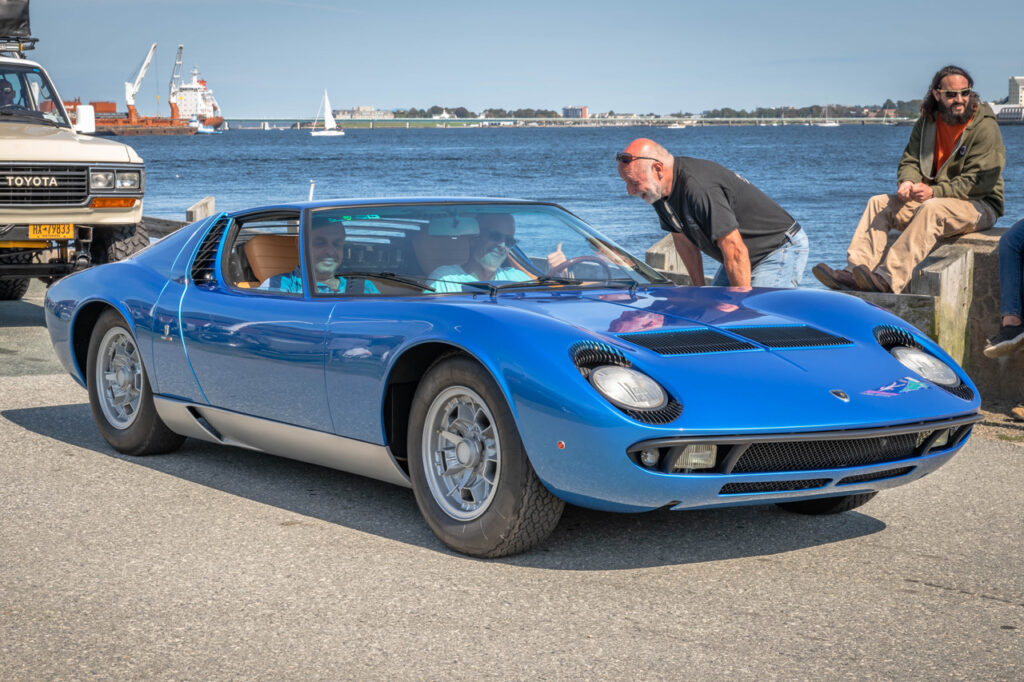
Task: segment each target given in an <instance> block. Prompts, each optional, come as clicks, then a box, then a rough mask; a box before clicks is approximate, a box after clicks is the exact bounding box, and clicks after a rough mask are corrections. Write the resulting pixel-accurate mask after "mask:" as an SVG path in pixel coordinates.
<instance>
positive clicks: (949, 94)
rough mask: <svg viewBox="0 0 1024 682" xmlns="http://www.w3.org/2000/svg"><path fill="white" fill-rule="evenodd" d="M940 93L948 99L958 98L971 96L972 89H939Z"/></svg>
mask: <svg viewBox="0 0 1024 682" xmlns="http://www.w3.org/2000/svg"><path fill="white" fill-rule="evenodd" d="M939 93H940V94H941V95H942V96H943V97H945V98H946V99H956V98H957V97H970V96H971V89H970V88H964V89H963V90H939Z"/></svg>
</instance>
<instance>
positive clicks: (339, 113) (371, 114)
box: [334, 107, 395, 121]
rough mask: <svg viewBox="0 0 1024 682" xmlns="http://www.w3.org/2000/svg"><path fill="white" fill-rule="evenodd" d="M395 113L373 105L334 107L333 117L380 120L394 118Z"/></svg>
mask: <svg viewBox="0 0 1024 682" xmlns="http://www.w3.org/2000/svg"><path fill="white" fill-rule="evenodd" d="M394 117H395V115H394V114H393V113H392V112H390V111H384V110H382V109H374V108H373V107H352V108H351V109H335V110H334V118H347V119H352V118H358V119H363V120H366V119H369V120H371V121H372V120H377V121H379V120H381V119H388V118H394Z"/></svg>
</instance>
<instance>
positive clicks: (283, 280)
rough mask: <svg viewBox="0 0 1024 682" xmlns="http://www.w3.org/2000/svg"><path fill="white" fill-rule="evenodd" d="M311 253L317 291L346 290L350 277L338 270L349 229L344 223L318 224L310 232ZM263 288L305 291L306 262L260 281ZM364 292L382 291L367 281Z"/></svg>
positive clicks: (293, 291)
mask: <svg viewBox="0 0 1024 682" xmlns="http://www.w3.org/2000/svg"><path fill="white" fill-rule="evenodd" d="M309 253H310V258H311V259H312V261H313V277H314V278H315V280H316V290H317V292H318V293H321V294H344V293H346V288H347V280H346V279H345V277H344V276H341V277H339V276H338V275H337V274H336V272H337V270H338V268H340V267H341V262H342V259H343V258H344V255H345V228H344V227H342V226H341V225H340V224H335V223H327V224H324V225H314V226H313V228H312V229H311V230H310V231H309ZM259 288H260V289H264V290H270V291H283V292H285V293H291V294H301V293H302V264H301V263H300V264H299V266H298V267H297V268H295V269H294V270H292V271H291V272H288V273H283V274H280V275H274V276H273V277H270V278H268V279H267V280H266V281H265V282H263V283H262V284H260V287H259ZM363 293H364V294H379V293H380V291H379V290H378V289H377V287H375V286H374V284H373V282H370V281H368V280H363Z"/></svg>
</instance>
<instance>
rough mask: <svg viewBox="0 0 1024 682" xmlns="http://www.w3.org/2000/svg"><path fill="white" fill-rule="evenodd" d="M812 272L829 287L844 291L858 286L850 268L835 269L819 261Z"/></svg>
mask: <svg viewBox="0 0 1024 682" xmlns="http://www.w3.org/2000/svg"><path fill="white" fill-rule="evenodd" d="M811 273H813V274H814V276H815V277H816V278H818V281H819V282H821V283H822V284H824V285H825V286H827V287H828V288H829V289H836V290H838V291H844V290H851V289H856V288H857V283H856V282H854V281H853V275H851V274H850V271H849V270H833V269H832V268H830V267H829V266H827V265H825V264H824V263H818V264H817V265H815V266H814V267H813V268H811Z"/></svg>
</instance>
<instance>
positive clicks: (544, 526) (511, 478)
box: [408, 356, 565, 558]
mask: <svg viewBox="0 0 1024 682" xmlns="http://www.w3.org/2000/svg"><path fill="white" fill-rule="evenodd" d="M452 389H457V390H464V389H469V391H468V392H467V394H468V393H470V392H471V393H472V394H475V396H476V397H479V398H480V399H482V401H483V403H484V405H485V406H486V409H487V410H488V411H489V412H490V414H491V415H492V416H493V428H494V429H495V430H496V432H497V436H498V442H499V448H498V449H499V450H500V455H499V460H500V463H499V467H500V468H499V473H498V475H497V482H496V483H495V484H494V486H493V491H492V493H490V501H489V503H488V504H487V506H486V507H485V511H483V512H482V513H481V514H480V515H479V516H477V517H476V518H472V519H471V520H466V521H463V520H459V519H457V518H453V516H452V515H451V514H450V513H448V512H446V511H445V510H444V508H443V507H442V505H441V504H439V503H438V501H437V499H435V494H434V493H433V492H432V491H431V487H430V483H428V481H427V476H428V474H427V472H426V471H425V468H426V467H427V466H430V460H431V453H430V452H429V448H425V447H424V428H431V427H430V426H429V425H427V424H426V421H427V417H428V412H430V411H431V406H432V404H433V403H434V401H435V399H436V398H438V396H440V395H441V394H442V393H445V392H446V391H451V390H452ZM408 452H409V473H410V478H411V479H412V486H413V492H414V493H415V496H416V503H417V505H418V506H419V508H420V512H421V513H422V514H423V518H424V519H426V521H427V524H428V525H429V526H430V529H431V530H432V531H433V532H434V534H435V535H437V537H438V538H439V539H440V540H441V541H442V542H443V543H444V544H446V545H448V546H449V547H451V548H452V549H454V550H455V551H457V552H462V553H463V554H469V555H472V556H478V557H485V558H493V557H500V556H507V555H509V554H516V553H518V552H523V551H526V550H527V549H530V548H531V547H533V546H534V545H536V544H538V543H539V542H541V541H542V540H544V539H545V538H546V537H547V536H548V535H550V534H551V531H552V530H554V528H555V526H556V525H558V520H559V519H560V518H561V516H562V510H563V509H564V508H565V503H564V502H563V501H562V500H560V499H558V498H557V497H555V496H554V495H552V494H551V492H550V491H548V489H547V488H545V487H544V484H542V483H541V482H540V479H538V478H537V474H536V473H535V472H534V470H533V466H532V465H531V464H530V460H529V458H527V456H526V451H525V449H524V448H523V443H522V441H521V439H520V437H519V431H518V429H517V428H516V423H515V420H514V419H513V418H512V412H511V410H510V409H509V407H508V405H507V403H506V402H505V397H504V395H503V394H502V392H501V390H500V389H499V388H498V385H497V384H496V383H495V381H494V379H493V378H491V376H490V375H489V374H488V373H487V371H486V370H485V369H484V368H483V367H481V366H480V365H479V364H478V363H476V362H475V361H473V360H472V359H470V358H468V357H465V356H450V357H448V358H446V359H443V360H440V361H439V362H437V363H436V364H435V365H434V366H433V367H431V368H430V370H429V371H428V372H427V373H426V375H425V376H424V377H423V380H422V381H421V382H420V385H419V386H418V387H417V389H416V397H415V399H414V400H413V406H412V410H411V414H410V420H409V436H408ZM431 475H432V476H435V480H436V474H431Z"/></svg>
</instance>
